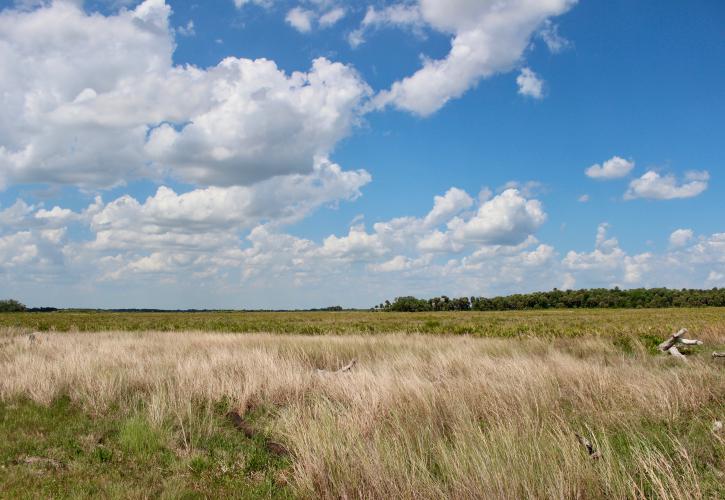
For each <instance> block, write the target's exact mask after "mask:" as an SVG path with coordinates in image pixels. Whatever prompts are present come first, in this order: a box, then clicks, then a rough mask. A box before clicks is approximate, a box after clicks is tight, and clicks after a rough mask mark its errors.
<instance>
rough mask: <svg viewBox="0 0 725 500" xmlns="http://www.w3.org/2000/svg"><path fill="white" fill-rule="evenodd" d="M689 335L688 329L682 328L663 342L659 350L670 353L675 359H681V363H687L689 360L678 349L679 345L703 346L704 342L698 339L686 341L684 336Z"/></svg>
mask: <svg viewBox="0 0 725 500" xmlns="http://www.w3.org/2000/svg"><path fill="white" fill-rule="evenodd" d="M686 333H687V328H682V329H681V330H679V331H678V332H676V333H673V334H672V336H671V337H670V338H668V339H667V340H665V341H664V342H662V343H661V344H660V345H659V346H657V348H658V349H659V350H660V351H662V352H669V353H670V355H672V356H674V357H675V358H677V359H679V360H680V361H686V360H687V358H686V357H685V355H684V354H682V353H681V352H680V350H679V349H678V348H677V344H682V345H702V344H703V342H702V340H696V339H685V338H682V336H683V335H684V334H686Z"/></svg>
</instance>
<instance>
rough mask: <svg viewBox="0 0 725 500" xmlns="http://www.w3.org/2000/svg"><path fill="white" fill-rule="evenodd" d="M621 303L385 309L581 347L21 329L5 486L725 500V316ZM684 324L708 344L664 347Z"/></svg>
mask: <svg viewBox="0 0 725 500" xmlns="http://www.w3.org/2000/svg"><path fill="white" fill-rule="evenodd" d="M670 312H672V314H673V315H674V317H675V319H673V320H671V319H669V316H670ZM605 313H606V314H605ZM605 313H601V312H593V313H592V312H584V313H581V312H580V313H579V315H578V316H577V315H567V314H566V313H563V312H556V313H552V314H549V313H546V314H543V315H533V314H532V315H529V314H528V313H523V316H524V318H525V319H521V320H519V319H515V318H516V315H521V314H522V313H515V314H512V315H506V314H498V313H495V314H493V315H491V317H490V318H488V317H487V316H475V317H470V318H469V317H467V316H468V315H460V316H461V319H459V318H458V317H457V316H456V315H448V314H442V315H441V314H436V315H425V316H423V317H422V318H417V317H415V316H397V317H396V316H388V315H372V316H369V317H370V318H371V319H372V321H373V323H372V324H373V325H374V328H378V327H379V326H380V325H379V324H378V323H376V321H381V322H385V321H399V322H400V323H399V324H400V325H408V326H407V327H406V328H403V327H401V328H399V330H402V331H409V330H410V325H412V324H414V323H416V322H418V323H416V324H420V323H419V322H422V323H423V324H424V323H425V322H426V321H440V322H441V323H443V322H450V323H455V322H458V321H460V322H474V321H475V320H476V319H475V318H482V319H486V318H488V321H489V322H490V323H489V324H494V322H493V319H496V320H501V323H500V324H499V326H500V325H501V324H503V325H508V326H507V328H511V326H510V325H511V323H515V324H516V325H519V326H517V327H514V328H511V331H512V333H511V335H513V334H515V333H516V332H518V333H522V332H520V331H518V330H517V328H519V327H523V325H525V324H526V322H527V320H528V321H530V322H532V324H535V325H538V322H542V323H545V324H546V323H551V322H552V321H554V320H553V319H552V318H560V319H558V321H565V322H566V327H567V328H578V330H576V331H575V332H576V333H575V334H576V335H578V337H577V338H569V337H568V335H567V333H566V332H567V330H566V329H564V327H562V325H559V328H560V330H559V332H560V333H558V334H557V335H555V336H552V335H546V334H544V335H543V336H542V337H539V338H535V337H525V338H520V339H507V338H492V339H491V338H475V337H472V336H442V335H438V336H432V335H419V334H401V333H398V334H380V335H360V334H356V333H351V332H352V331H353V330H346V329H342V330H337V333H345V332H347V333H350V334H349V335H344V336H342V335H337V336H322V335H318V336H305V335H295V336H292V335H278V334H248V335H234V334H225V333H211V332H176V333H172V332H118V331H109V332H99V333H93V334H88V333H83V332H67V333H62V332H50V333H43V334H37V335H36V336H35V340H30V338H29V337H28V336H27V335H24V333H25V332H27V330H25V329H16V328H7V329H5V330H3V333H2V334H0V467H2V470H1V474H0V496H3V497H9V496H23V495H26V496H75V497H78V496H98V495H105V496H110V497H138V498H144V497H149V496H151V497H158V496H161V497H167V498H178V497H191V498H193V497H220V496H231V497H247V498H252V497H302V498H383V497H385V498H436V499H437V498H444V497H449V498H680V499H690V498H723V496H725V487H724V486H723V484H725V447H724V444H725V441H724V437H723V434H722V431H719V432H718V431H714V430H713V429H712V426H713V422H714V421H716V420H722V419H723V417H725V377H724V376H723V375H724V374H725V372H724V369H725V368H724V367H723V363H722V361H723V360H722V359H712V358H710V357H709V353H710V351H711V350H712V349H715V348H719V349H722V347H723V343H724V342H725V332H724V331H723V328H724V327H723V324H722V320H723V314H722V311H714V310H700V311H646V312H644V313H646V314H647V315H648V316H646V317H648V318H649V320H650V321H649V325H648V324H647V322H646V321H645V320H644V318H645V316H640V315H641V314H643V313H642V312H640V311H627V312H626V313H624V315H623V316H624V317H623V318H618V317H617V314H618V313H619V312H618V311H611V312H605ZM306 314H307V313H306ZM306 314H305V315H293V316H291V317H292V318H302V319H298V320H297V321H300V322H302V321H312V320H313V319H317V318H319V319H318V321H319V322H327V323H328V324H329V323H334V324H337V325H340V324H343V323H344V321H343V320H342V319H340V318H349V317H351V316H352V317H355V315H349V314H348V315H345V313H343V315H342V316H340V317H337V316H336V317H335V319H325V318H324V315H320V316H317V315H316V316H313V317H312V318H310V317H308V316H306ZM326 314H328V315H329V314H330V313H326ZM678 315H679V316H678ZM254 317H255V318H259V317H260V316H256V315H255V316H254ZM261 317H265V316H261ZM266 317H267V318H269V319H268V321H271V322H272V323H274V322H277V321H281V320H280V319H277V318H275V317H274V316H266ZM365 317H367V316H365ZM428 317H430V318H431V319H423V318H428ZM305 318H307V319H305ZM351 321H362V319H360V316H357V317H356V319H354V320H351ZM657 321H659V323H657ZM671 321H672V323H670V322H671ZM599 322H601V323H603V324H602V325H600V324H599ZM584 325H586V326H584ZM605 325H609V326H611V325H617V328H618V329H620V330H619V333H616V334H613V335H611V336H607V335H604V333H605V332H606V331H607V329H606V327H605ZM627 325H629V328H632V329H633V330H632V332H630V333H627V332H628V330H626V329H627V328H628V326H627ZM682 325H686V326H688V327H690V329H691V332H692V336H693V337H697V338H701V339H702V340H705V341H706V345H705V346H704V347H693V348H691V349H690V351H689V359H688V361H687V362H681V361H677V360H675V359H671V358H670V357H668V356H665V355H654V354H653V352H652V349H651V345H650V344H651V342H652V341H650V340H647V339H648V337H646V336H643V335H645V334H646V335H654V333H655V332H659V331H660V330H661V331H663V332H666V333H667V334H669V333H671V331H673V329H674V328H676V327H679V326H682ZM77 328H78V329H82V328H80V327H78V326H77ZM536 328H539V326H536ZM590 328H591V329H592V330H591V334H589V335H585V333H587V332H588V331H589V329H590ZM698 328H700V330H698ZM365 331H367V330H365ZM441 333H442V332H441ZM597 333H599V334H598V335H597ZM571 334H572V333H570V334H569V335H571ZM625 334H626V335H625ZM666 336H667V335H666V334H662V335H661V338H660V339H659V340H663V339H664V338H665V337H666ZM643 339H644V340H643ZM352 359H357V364H356V365H355V366H354V368H352V369H351V370H350V371H347V372H335V371H334V370H337V369H338V368H340V367H342V366H343V365H345V364H346V363H348V362H349V361H350V360H352ZM230 411H231V412H234V415H235V416H238V417H237V419H236V420H237V421H236V425H235V423H234V422H233V420H234V419H230V418H229V415H228V413H229V412H230ZM250 429H251V430H250ZM575 432H576V433H580V434H583V435H585V436H586V437H588V438H589V439H590V440H591V441H592V442H593V444H594V447H595V448H596V449H597V450H599V451H600V452H601V454H602V458H600V459H598V460H593V459H592V458H590V457H589V455H588V454H587V452H586V451H585V449H584V448H583V447H582V446H581V445H580V444H579V443H578V442H577V440H576V438H575V437H574V433H575Z"/></svg>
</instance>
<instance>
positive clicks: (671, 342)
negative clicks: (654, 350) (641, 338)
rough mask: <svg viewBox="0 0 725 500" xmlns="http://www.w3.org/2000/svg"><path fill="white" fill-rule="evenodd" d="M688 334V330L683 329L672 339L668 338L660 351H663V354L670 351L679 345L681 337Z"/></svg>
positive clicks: (660, 346) (673, 335)
mask: <svg viewBox="0 0 725 500" xmlns="http://www.w3.org/2000/svg"><path fill="white" fill-rule="evenodd" d="M686 333H687V328H683V329H681V330H680V331H679V332H677V333H673V334H672V336H671V337H670V338H668V339H667V340H665V341H664V342H662V343H661V344H660V345H659V350H660V351H663V352H665V351H667V350H669V349H670V347H672V346H673V345H675V344H676V343H677V341H678V340H679V339H680V337H682V336H683V335H684V334H686Z"/></svg>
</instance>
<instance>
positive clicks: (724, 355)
mask: <svg viewBox="0 0 725 500" xmlns="http://www.w3.org/2000/svg"><path fill="white" fill-rule="evenodd" d="M712 357H713V358H725V352H713V353H712Z"/></svg>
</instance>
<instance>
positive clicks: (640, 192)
mask: <svg viewBox="0 0 725 500" xmlns="http://www.w3.org/2000/svg"><path fill="white" fill-rule="evenodd" d="M709 179H710V174H709V173H708V172H707V171H701V172H695V171H693V172H687V173H686V174H685V178H684V181H682V182H681V183H678V182H677V179H676V178H675V176H674V175H672V174H667V175H660V174H659V173H657V172H655V171H654V170H649V171H648V172H647V173H645V174H644V175H643V176H642V177H640V178H638V179H634V180H633V181H632V182H630V183H629V189H628V190H627V192H626V193H625V194H624V199H625V200H633V199H635V198H647V199H652V200H672V199H676V198H693V197H695V196H698V195H700V194H702V193H703V192H704V191H705V190H706V189H707V183H708V180H709Z"/></svg>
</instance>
